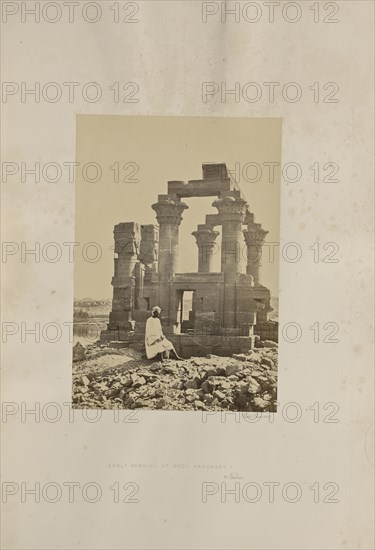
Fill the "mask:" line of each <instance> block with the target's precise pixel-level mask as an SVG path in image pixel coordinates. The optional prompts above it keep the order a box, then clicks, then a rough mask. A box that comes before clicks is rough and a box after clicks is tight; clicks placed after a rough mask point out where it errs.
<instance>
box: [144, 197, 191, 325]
mask: <svg viewBox="0 0 375 550" xmlns="http://www.w3.org/2000/svg"><path fill="white" fill-rule="evenodd" d="M152 208H153V210H155V212H156V218H157V220H158V222H159V262H158V273H159V286H158V304H157V305H158V306H159V307H161V309H162V323H163V329H164V332H165V334H171V333H174V332H175V331H176V330H177V327H178V320H177V310H178V298H177V296H176V292H173V287H172V277H173V274H174V273H176V271H177V270H178V229H179V225H180V223H181V220H182V213H183V211H184V210H185V209H186V208H188V206H187V205H186V204H185V203H184V202H181V201H180V200H179V199H178V198H177V197H175V198H174V197H171V196H169V195H159V197H158V202H157V203H155V204H153V205H152ZM151 305H156V304H151Z"/></svg>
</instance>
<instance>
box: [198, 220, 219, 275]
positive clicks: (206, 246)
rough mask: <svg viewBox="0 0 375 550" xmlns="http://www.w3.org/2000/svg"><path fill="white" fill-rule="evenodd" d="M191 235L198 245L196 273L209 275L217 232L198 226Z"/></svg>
mask: <svg viewBox="0 0 375 550" xmlns="http://www.w3.org/2000/svg"><path fill="white" fill-rule="evenodd" d="M192 235H193V236H194V237H195V238H196V241H197V245H198V272H199V273H211V272H212V271H213V268H212V264H213V255H214V252H215V248H216V246H217V245H216V242H215V240H216V237H217V236H218V235H219V231H215V230H214V229H212V228H211V227H209V226H207V225H198V229H197V231H193V233H192Z"/></svg>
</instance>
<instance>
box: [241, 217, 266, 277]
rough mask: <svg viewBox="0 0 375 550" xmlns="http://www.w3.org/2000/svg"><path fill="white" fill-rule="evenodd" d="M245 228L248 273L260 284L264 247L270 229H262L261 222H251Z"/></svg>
mask: <svg viewBox="0 0 375 550" xmlns="http://www.w3.org/2000/svg"><path fill="white" fill-rule="evenodd" d="M247 227H248V228H247V229H245V230H244V232H243V234H244V236H245V241H246V246H247V266H246V273H247V274H248V275H251V276H252V277H253V279H254V284H255V285H258V284H260V280H261V267H262V262H261V260H262V247H263V245H264V240H265V238H266V235H267V233H268V231H265V230H264V229H262V226H261V224H260V223H249V224H248V226H247Z"/></svg>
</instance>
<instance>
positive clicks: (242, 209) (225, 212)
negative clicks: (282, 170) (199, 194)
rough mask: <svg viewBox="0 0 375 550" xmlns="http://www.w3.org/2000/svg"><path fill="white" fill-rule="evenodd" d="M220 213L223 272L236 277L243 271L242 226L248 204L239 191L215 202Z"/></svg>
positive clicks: (214, 204)
mask: <svg viewBox="0 0 375 550" xmlns="http://www.w3.org/2000/svg"><path fill="white" fill-rule="evenodd" d="M212 206H215V207H216V208H217V209H218V211H219V218H220V221H221V225H222V228H223V229H222V237H221V271H222V272H223V273H225V274H226V275H227V276H231V275H236V274H238V273H241V271H242V269H241V268H242V248H243V233H242V224H243V221H244V219H245V214H246V208H247V202H246V201H245V200H244V199H243V198H242V197H241V196H240V193H239V192H238V191H232V192H231V194H230V195H229V194H228V195H226V196H224V197H223V198H219V199H218V200H216V201H214V202H213V204H212Z"/></svg>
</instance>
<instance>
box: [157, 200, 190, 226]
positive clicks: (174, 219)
mask: <svg viewBox="0 0 375 550" xmlns="http://www.w3.org/2000/svg"><path fill="white" fill-rule="evenodd" d="M186 208H188V205H187V204H185V203H184V202H181V201H179V200H174V199H172V198H171V197H168V196H165V197H164V196H162V195H161V196H159V200H158V202H156V203H155V204H153V205H152V209H153V210H155V212H156V219H157V220H158V223H159V225H164V224H168V225H176V226H179V225H180V223H181V220H182V213H183V211H184V210H186Z"/></svg>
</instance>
